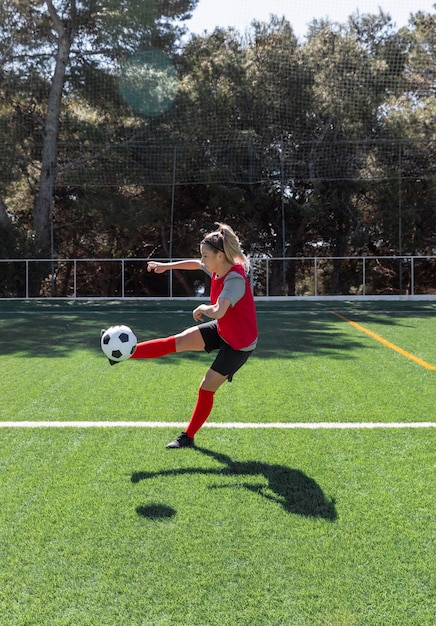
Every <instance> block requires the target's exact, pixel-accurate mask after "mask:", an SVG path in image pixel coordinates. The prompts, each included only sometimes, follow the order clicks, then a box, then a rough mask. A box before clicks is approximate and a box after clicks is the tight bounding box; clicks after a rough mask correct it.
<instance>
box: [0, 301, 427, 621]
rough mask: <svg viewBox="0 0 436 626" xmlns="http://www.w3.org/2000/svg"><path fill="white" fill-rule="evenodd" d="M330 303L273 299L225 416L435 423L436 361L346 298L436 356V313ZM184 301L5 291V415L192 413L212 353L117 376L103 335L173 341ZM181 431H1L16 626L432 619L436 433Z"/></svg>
mask: <svg viewBox="0 0 436 626" xmlns="http://www.w3.org/2000/svg"><path fill="white" fill-rule="evenodd" d="M335 305H336V306H335V307H333V306H332V303H329V304H328V305H325V304H316V305H310V304H306V303H304V306H303V305H294V304H293V305H291V306H290V305H289V304H286V306H285V305H282V304H275V305H268V306H266V305H263V304H262V305H259V324H260V331H261V342H260V345H259V349H258V351H257V353H256V355H255V356H253V357H252V358H251V359H250V361H249V362H248V364H247V365H246V366H245V367H244V368H243V369H242V370H241V372H239V373H238V374H237V376H236V377H235V381H234V382H233V383H232V384H229V385H225V387H224V388H223V389H221V390H220V391H219V392H218V394H217V399H216V406H215V408H214V412H213V415H212V416H211V420H213V421H247V422H248V421H249V422H276V421H280V422H282V421H289V422H295V421H298V422H300V421H310V422H317V421H359V422H360V421H383V422H391V421H402V422H407V421H428V420H433V421H434V377H435V376H436V373H435V372H434V371H433V372H432V371H428V370H425V369H424V368H422V367H420V366H419V365H417V364H416V363H413V362H411V361H409V360H408V359H406V358H405V357H403V356H401V355H399V354H398V353H396V352H393V351H392V350H389V349H388V348H386V347H385V346H382V345H381V344H379V343H377V342H376V341H374V340H373V339H371V338H370V337H368V336H367V335H365V334H361V333H359V332H358V331H357V330H356V329H354V328H353V327H351V326H350V325H349V324H347V323H346V322H343V321H342V320H340V319H338V318H336V317H335V316H333V315H332V314H331V313H330V311H331V310H338V311H340V312H341V313H343V314H344V315H346V316H347V317H348V318H349V319H353V320H354V321H357V322H358V323H360V324H361V325H363V326H366V327H368V328H371V330H373V331H374V332H376V333H378V334H380V335H382V336H383V337H384V338H386V339H388V340H389V341H391V342H393V343H396V344H397V345H399V346H401V347H402V348H404V349H405V350H407V351H409V352H411V353H413V354H416V355H417V356H419V357H420V358H422V359H425V360H426V361H428V362H430V363H432V364H436V358H435V351H434V336H435V315H434V313H435V310H436V309H435V306H434V305H431V304H427V305H422V304H420V305H416V304H413V305H412V304H411V303H404V304H401V303H395V304H394V305H393V307H392V308H390V307H389V306H388V305H387V304H385V303H383V305H382V307H383V309H384V311H381V310H380V306H381V305H380V304H378V306H375V305H374V304H369V303H362V304H358V305H344V304H338V303H335ZM272 309H273V311H272ZM179 310H182V312H177V311H179ZM189 310H190V307H189V304H186V303H183V304H182V305H180V303H179V304H171V303H162V304H160V305H159V304H155V305H152V306H151V305H138V304H136V305H134V304H126V303H122V304H118V303H116V304H100V305H95V304H91V303H83V304H80V303H74V304H65V303H63V304H57V305H53V304H48V303H41V304H35V303H31V304H30V303H23V304H21V305H17V304H16V303H1V306H0V319H1V326H0V332H1V345H2V355H1V356H0V375H1V379H2V383H3V384H2V394H1V398H0V413H1V418H0V419H1V420H3V421H8V420H86V421H88V420H92V419H95V420H124V419H128V420H144V419H145V420H162V421H166V420H168V421H174V420H176V421H183V420H185V419H187V418H188V417H189V415H190V412H191V409H192V405H193V402H194V400H195V395H196V388H197V386H198V383H199V381H200V380H201V377H202V376H203V374H204V371H205V369H206V368H207V367H208V365H209V363H210V362H211V357H210V356H206V355H200V354H193V355H188V354H185V355H178V356H170V357H167V358H165V359H162V360H157V361H147V362H129V363H125V364H120V365H117V366H116V367H112V368H111V367H109V366H108V365H107V362H106V361H105V359H104V357H103V355H102V354H101V353H100V350H99V330H100V328H101V327H107V326H109V325H111V324H115V323H120V322H124V323H127V324H129V325H131V326H132V328H133V329H134V330H135V331H136V332H137V334H138V336H139V337H140V339H143V338H148V337H152V336H156V335H161V334H162V335H164V334H167V333H172V332H177V331H178V330H180V329H182V328H183V327H185V326H186V325H189V324H190V323H191V321H190V316H189ZM167 311H168V312H167ZM169 311H172V313H169ZM174 434H176V433H175V432H174V430H173V429H168V430H167V429H157V430H148V429H147V430H137V429H119V430H118V429H117V430H99V429H80V428H78V429H29V430H28V429H8V428H6V429H1V430H0V476H1V482H2V507H1V509H0V536H1V538H2V539H1V548H0V615H1V623H2V625H3V624H4V625H5V626H24V625H25V624H26V625H32V626H33V625H35V626H39V625H41V626H45V625H46V624H53V625H55V626H58V625H59V626H60V625H62V626H63V625H67V624H68V625H70V624H71V625H73V624H74V626H82V625H83V626H85V625H86V626H88V625H96V626H97V625H98V626H100V625H101V624H105V626H112V625H114V626H115V625H116V626H119V625H120V624H123V625H124V624H126V625H127V624H128V625H129V626H134V625H147V626H154V625H156V626H157V625H159V626H160V625H171V626H185V625H186V626H187V625H188V624H193V625H195V626H214V625H217V626H218V625H219V626H234V624H240V625H244V626H245V625H247V626H249V625H250V626H251V625H254V626H256V625H258V626H266V625H268V626H270V625H279V624H280V625H286V626H288V625H292V626H294V625H299V624H302V625H305V626H306V625H307V626H313V625H314V626H318V625H319V626H321V625H328V626H341V625H343V626H364V625H371V626H372V625H375V624H377V625H378V624H380V625H382V624H383V625H385V624H399V625H403V624H404V625H409V624H410V625H411V626H412V625H413V626H414V625H415V624H420V626H421V625H424V626H426V625H427V624H428V625H429V626H430V624H433V623H434V622H435V616H436V605H435V599H434V598H435V597H436V580H435V568H434V554H435V548H436V545H435V544H436V539H435V537H436V522H435V517H434V501H435V497H436V482H435V480H434V470H435V462H436V453H435V438H436V433H435V429H426V430H405V431H395V430H389V429H388V430H375V431H363V430H362V431H361V430H357V431H342V430H331V431H321V430H316V431H300V430H296V431H280V430H278V431H265V430H262V431H256V430H245V431H243V430H241V431H240V430H214V429H206V428H205V429H203V430H202V431H201V432H200V433H199V435H198V436H197V438H196V440H197V445H198V446H199V448H198V449H194V450H183V451H168V450H165V448H164V444H165V443H166V442H167V441H169V440H170V439H171V438H173V435H174Z"/></svg>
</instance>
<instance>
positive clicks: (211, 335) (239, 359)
mask: <svg viewBox="0 0 436 626" xmlns="http://www.w3.org/2000/svg"><path fill="white" fill-rule="evenodd" d="M198 329H199V331H200V332H201V336H202V337H203V341H204V349H205V350H206V352H212V351H213V350H218V354H217V355H216V358H215V361H214V362H213V363H212V365H211V366H210V368H211V369H212V370H213V371H214V372H218V374H221V376H228V381H229V382H232V378H233V375H234V374H236V372H237V371H238V369H240V368H241V367H242V366H243V365H244V363H245V362H246V361H247V359H248V357H249V356H250V354H252V352H253V350H234V349H233V348H232V347H231V346H229V344H228V343H227V342H226V341H224V339H222V338H221V337H220V335H219V334H218V322H217V321H216V320H212V321H211V322H205V323H204V324H199V326H198Z"/></svg>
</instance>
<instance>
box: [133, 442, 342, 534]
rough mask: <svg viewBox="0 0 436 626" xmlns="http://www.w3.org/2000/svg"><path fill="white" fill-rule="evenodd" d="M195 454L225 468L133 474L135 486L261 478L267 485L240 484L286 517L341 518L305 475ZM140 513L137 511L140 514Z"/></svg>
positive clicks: (215, 455) (209, 453)
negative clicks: (166, 479) (152, 481)
mask: <svg viewBox="0 0 436 626" xmlns="http://www.w3.org/2000/svg"><path fill="white" fill-rule="evenodd" d="M194 450H196V451H197V452H200V453H201V454H204V455H205V456H208V457H211V458H213V459H214V460H216V461H218V462H219V463H221V464H222V465H223V467H221V468H217V469H212V468H201V467H189V468H188V467H187V468H178V469H169V470H161V471H159V472H134V473H133V474H132V476H131V481H132V483H138V482H140V481H141V480H147V479H149V478H156V477H158V476H181V475H183V474H202V475H211V476H229V477H234V476H241V477H244V476H259V478H263V479H264V480H265V479H266V481H267V484H265V483H264V482H259V484H253V483H251V482H250V483H248V482H244V481H242V482H241V483H239V484H238V486H240V487H244V488H245V489H248V490H249V491H252V492H253V493H255V494H256V495H258V496H260V497H262V498H265V499H267V500H269V501H270V502H274V503H275V504H279V505H280V506H281V507H282V508H283V509H284V510H285V511H286V512H287V513H292V514H295V515H301V516H303V517H312V518H322V519H325V520H328V521H330V522H334V521H335V520H336V519H337V517H338V515H337V512H336V507H335V501H334V500H333V499H332V500H329V499H327V498H326V496H325V495H324V492H323V491H322V489H321V487H320V486H319V485H318V483H317V482H316V481H315V480H313V478H310V477H309V476H306V474H304V473H303V472H301V471H300V470H296V469H291V468H289V467H286V466H284V465H270V464H268V463H260V462H258V461H245V462H241V461H234V460H233V459H231V458H230V457H229V456H227V455H226V454H221V453H218V452H214V451H213V450H208V449H207V448H200V447H197V446H195V448H194ZM234 486H235V485H234V484H233V483H232V485H212V486H210V487H209V488H210V489H225V488H227V487H234ZM137 512H138V510H137Z"/></svg>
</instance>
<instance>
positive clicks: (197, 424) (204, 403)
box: [186, 387, 215, 437]
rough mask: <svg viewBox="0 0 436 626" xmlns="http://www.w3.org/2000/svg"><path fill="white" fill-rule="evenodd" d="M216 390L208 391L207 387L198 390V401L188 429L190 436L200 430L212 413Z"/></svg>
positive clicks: (187, 432)
mask: <svg viewBox="0 0 436 626" xmlns="http://www.w3.org/2000/svg"><path fill="white" fill-rule="evenodd" d="M214 395H215V392H214V391H207V390H206V389H202V388H201V387H200V389H199V390H198V398H197V403H196V405H195V407H194V412H193V413H192V417H191V421H190V422H189V424H188V427H187V429H186V434H187V435H188V437H194V435H195V433H196V432H197V431H199V430H200V428H201V427H202V426H203V424H204V422H205V421H206V420H207V418H208V417H209V415H210V412H211V411H212V407H213V397H214Z"/></svg>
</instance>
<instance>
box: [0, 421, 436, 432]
mask: <svg viewBox="0 0 436 626" xmlns="http://www.w3.org/2000/svg"><path fill="white" fill-rule="evenodd" d="M185 427H186V423H185V422H121V421H120V422H108V421H106V422H97V421H96V422H80V421H71V422H55V421H48V422H27V421H25V422H0V428H185ZM202 428H227V429H233V428H234V429H245V428H251V429H284V430H298V429H303V430H318V429H325V430H333V429H342V430H354V429H371V428H397V429H400V428H436V422H318V423H317V422H290V423H288V422H270V423H260V424H255V423H252V422H206V423H205V424H204V426H203V427H202Z"/></svg>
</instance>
